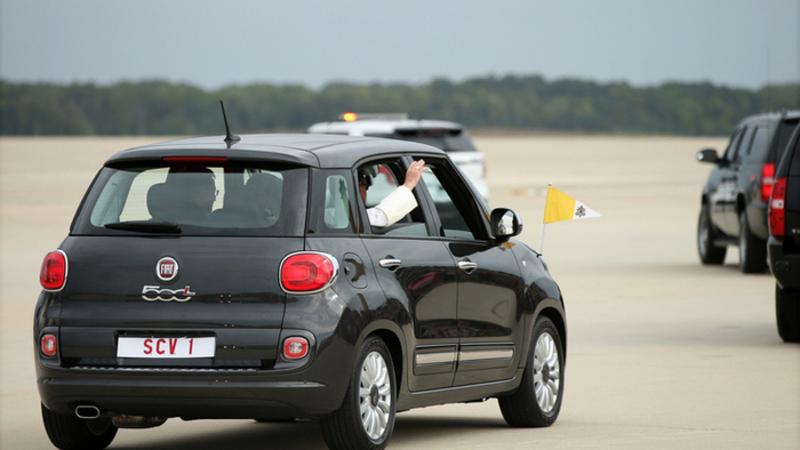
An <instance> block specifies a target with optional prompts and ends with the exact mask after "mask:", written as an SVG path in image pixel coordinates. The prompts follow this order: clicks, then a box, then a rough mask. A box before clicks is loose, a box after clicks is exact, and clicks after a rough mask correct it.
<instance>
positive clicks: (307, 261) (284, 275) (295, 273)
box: [281, 253, 338, 292]
mask: <svg viewBox="0 0 800 450" xmlns="http://www.w3.org/2000/svg"><path fill="white" fill-rule="evenodd" d="M337 272H338V264H337V263H336V260H335V259H334V258H333V257H332V256H329V255H326V254H323V253H295V254H293V255H290V256H288V257H286V259H284V260H283V263H282V264H281V286H283V289H284V290H286V291H289V292H313V291H319V290H322V289H324V288H326V287H328V285H329V284H330V283H331V282H332V281H333V279H334V278H335V277H336V274H337Z"/></svg>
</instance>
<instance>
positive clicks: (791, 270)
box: [767, 236, 800, 289]
mask: <svg viewBox="0 0 800 450" xmlns="http://www.w3.org/2000/svg"><path fill="white" fill-rule="evenodd" d="M767 253H768V254H769V269H770V271H771V272H772V275H773V276H774V277H775V281H776V282H777V283H778V286H780V287H781V288H783V289H798V288H800V254H797V253H792V254H785V253H784V249H783V243H782V242H779V241H778V240H777V239H775V238H774V237H772V236H770V237H769V239H768V240H767Z"/></svg>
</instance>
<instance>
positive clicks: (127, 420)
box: [111, 414, 167, 428]
mask: <svg viewBox="0 0 800 450" xmlns="http://www.w3.org/2000/svg"><path fill="white" fill-rule="evenodd" d="M166 421H167V418H166V417H158V416H128V415H125V414H122V415H119V416H114V417H113V418H112V419H111V422H112V423H113V424H114V426H116V427H117V428H153V427H158V426H161V425H163V424H164V422H166Z"/></svg>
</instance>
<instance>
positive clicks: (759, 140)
mask: <svg viewBox="0 0 800 450" xmlns="http://www.w3.org/2000/svg"><path fill="white" fill-rule="evenodd" d="M770 131H771V130H770V128H769V126H768V125H767V124H763V125H760V126H758V127H757V128H756V131H755V135H754V136H753V142H752V143H751V144H750V148H749V149H748V151H747V156H748V157H749V159H754V160H759V161H760V160H763V159H764V156H766V153H767V148H768V146H769V136H770Z"/></svg>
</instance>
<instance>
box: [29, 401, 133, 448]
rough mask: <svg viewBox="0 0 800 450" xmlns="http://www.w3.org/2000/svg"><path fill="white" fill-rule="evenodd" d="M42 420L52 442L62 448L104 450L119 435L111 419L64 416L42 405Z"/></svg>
mask: <svg viewBox="0 0 800 450" xmlns="http://www.w3.org/2000/svg"><path fill="white" fill-rule="evenodd" d="M42 421H43V422H44V428H45V430H46V431H47V437H49V438H50V442H52V443H53V445H55V446H56V447H57V448H60V449H61V450H103V449H104V448H106V447H108V446H109V444H111V441H113V440H114V436H116V435H117V427H115V426H114V425H113V424H112V423H111V419H92V422H93V423H92V426H89V423H88V422H89V421H88V420H84V419H79V418H77V417H75V416H62V415H61V414H56V413H54V412H53V411H50V410H49V409H47V408H46V407H45V406H44V405H42Z"/></svg>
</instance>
